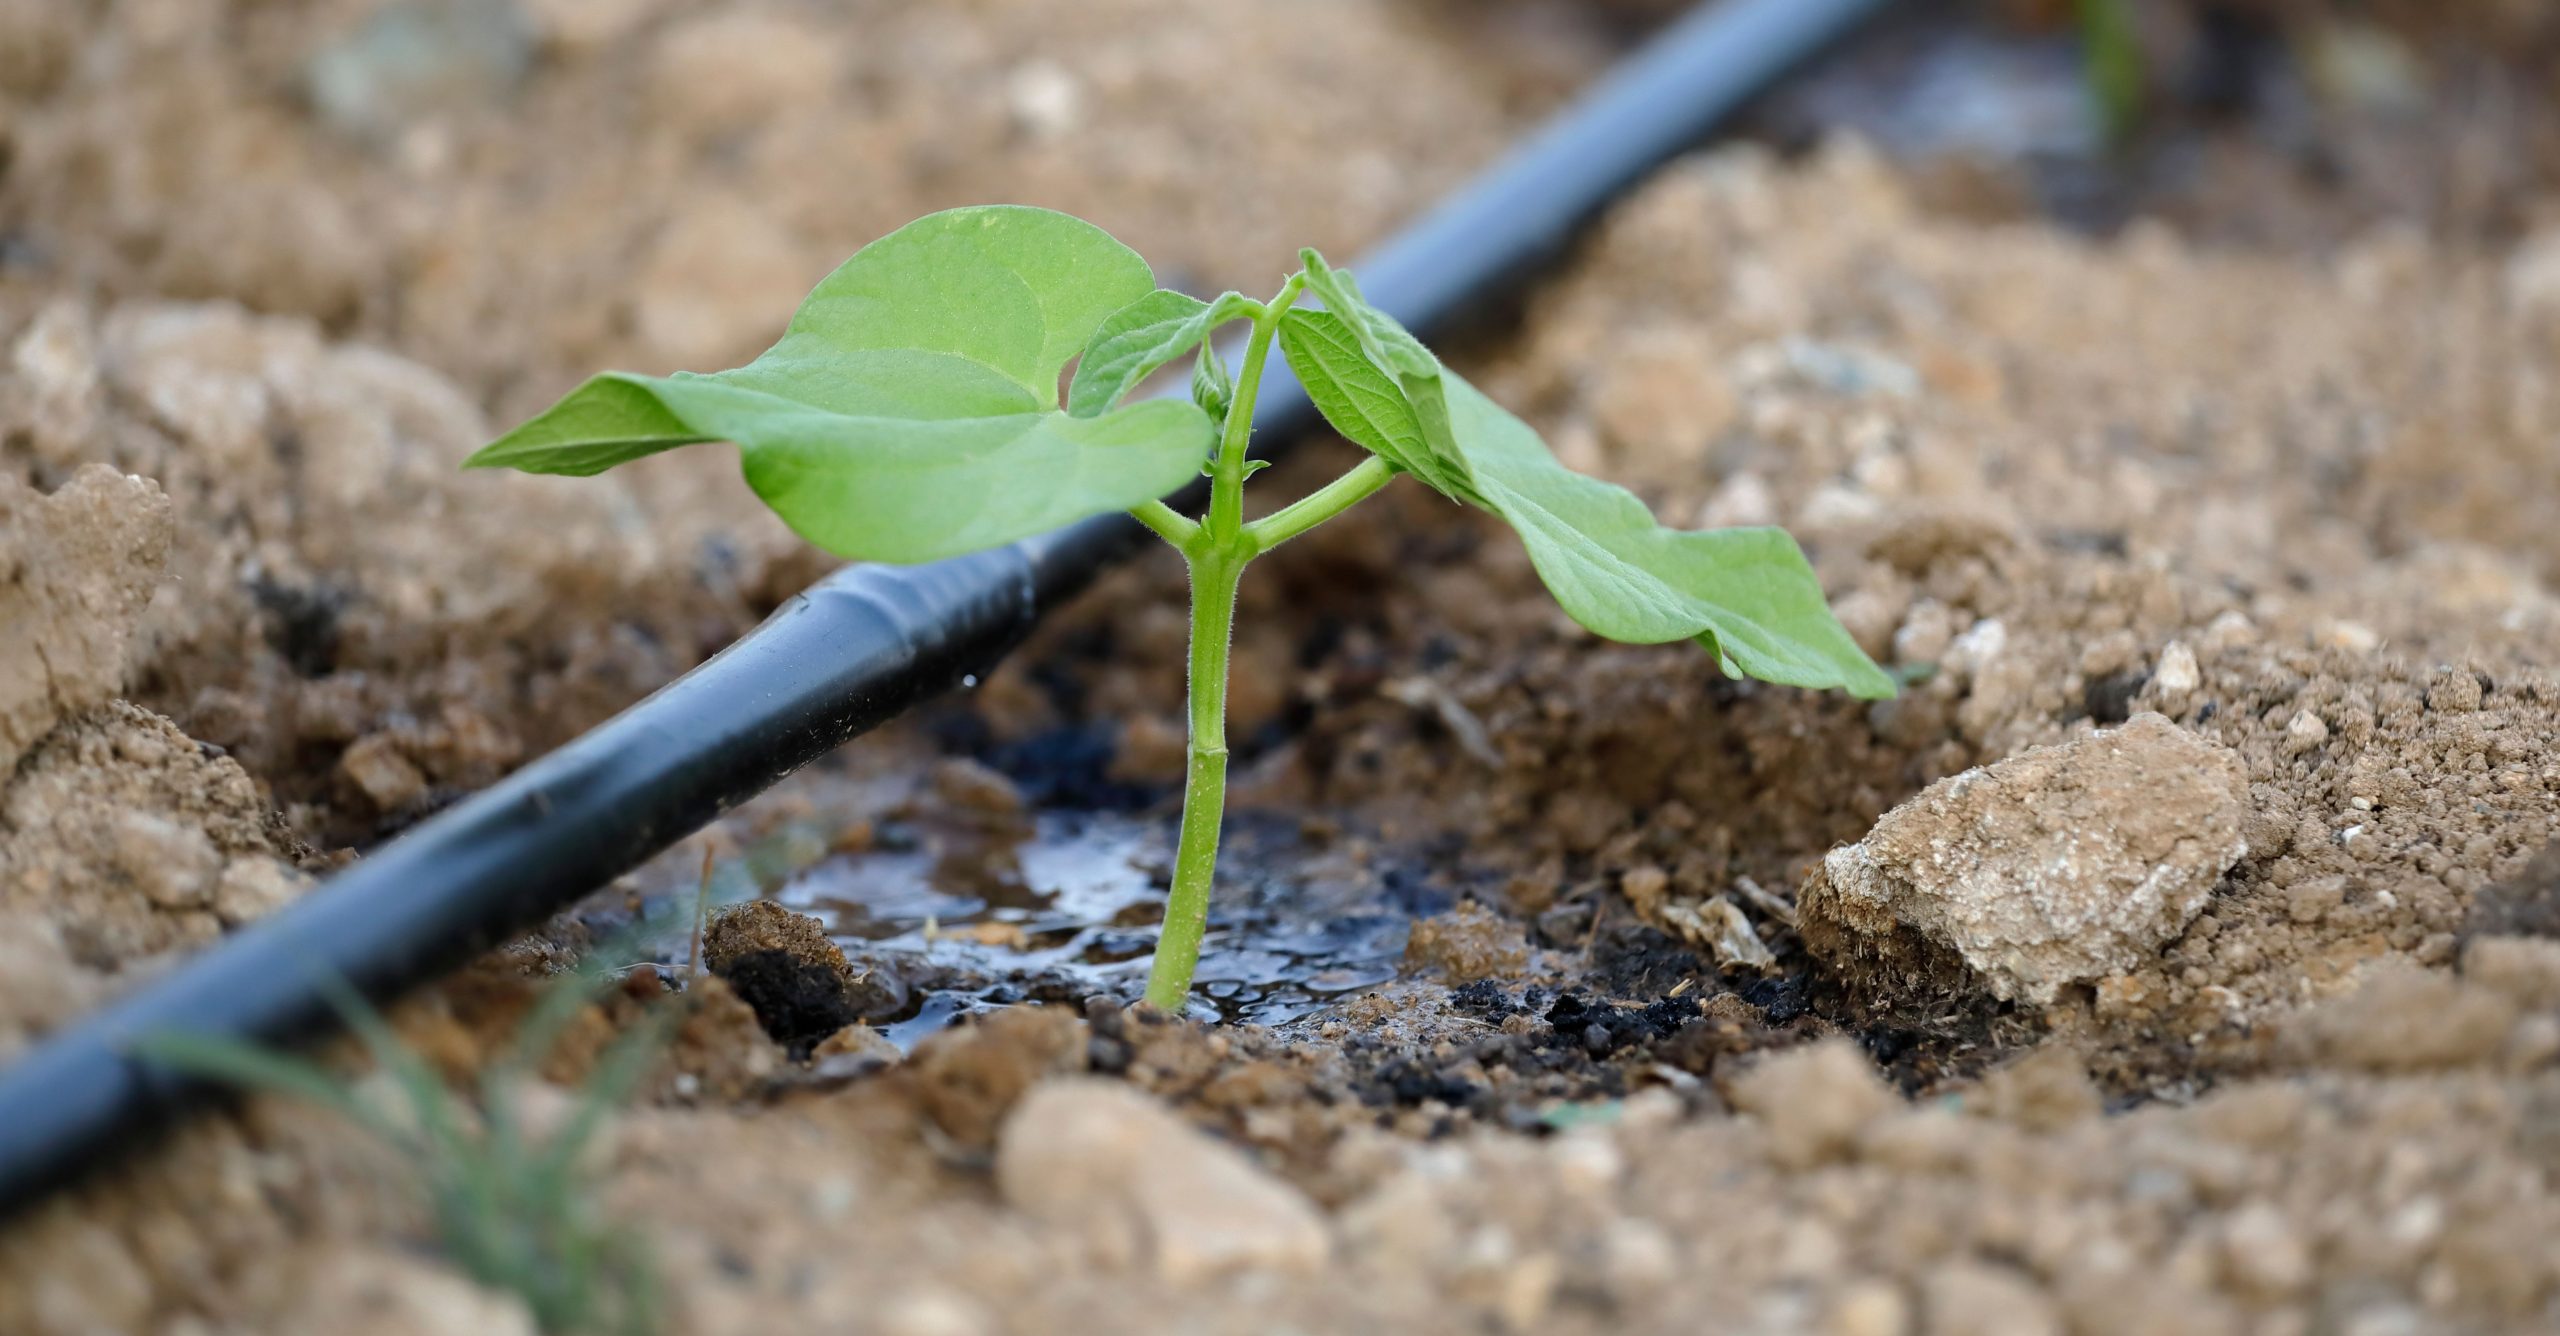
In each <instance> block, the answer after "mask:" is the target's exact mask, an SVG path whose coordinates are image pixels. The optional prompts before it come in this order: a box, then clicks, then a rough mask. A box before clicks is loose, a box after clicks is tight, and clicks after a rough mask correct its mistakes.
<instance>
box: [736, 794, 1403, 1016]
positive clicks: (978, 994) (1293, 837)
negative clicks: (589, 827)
mask: <svg viewBox="0 0 2560 1336" xmlns="http://www.w3.org/2000/svg"><path fill="white" fill-rule="evenodd" d="M794 861H797V860H794ZM1171 866H1172V831H1171V828H1170V824H1169V823H1158V822H1154V821H1148V820H1144V819H1140V818H1136V817H1131V816H1125V815H1119V814H1113V813H1098V812H1043V813H1039V814H1036V815H1033V816H1028V817H1023V818H1017V819H1014V820H1013V821H1011V822H1003V823H990V824H976V825H973V824H971V823H969V822H966V821H960V822H951V823H947V824H937V825H933V826H925V825H922V824H915V825H909V824H904V823H889V824H886V825H884V826H883V827H882V828H881V829H880V830H879V831H878V832H877V833H876V835H875V837H874V839H873V841H872V844H871V847H870V848H867V849H864V850H861V851H858V852H847V853H834V854H828V855H825V856H823V857H820V858H818V859H817V860H816V861H814V862H809V863H806V865H805V866H802V867H800V869H799V870H798V871H797V872H794V873H791V874H789V875H788V876H787V877H785V878H783V879H782V880H781V881H780V883H779V884H778V885H776V886H775V887H774V888H773V889H772V890H770V891H769V892H767V894H768V895H769V897H770V898H772V899H774V900H776V901H779V902H780V903H782V904H784V905H786V906H788V907H790V908H792V909H795V910H798V911H800V912H801V913H804V914H811V915H815V916H817V917H818V918H819V919H820V920H821V921H822V922H824V923H825V924H826V926H827V930H828V932H829V934H830V935H831V936H833V937H834V938H835V939H836V941H837V942H838V943H840V944H841V945H842V946H843V947H844V949H845V953H846V955H847V956H848V957H850V958H851V959H852V960H853V962H854V964H855V966H856V967H857V968H866V967H867V968H871V969H877V970H882V971H885V972H887V973H889V974H891V975H893V976H895V977H897V978H899V979H901V980H903V981H905V982H906V983H907V984H908V985H909V991H908V996H907V1002H906V1006H905V1007H904V1008H903V1010H902V1011H901V1012H900V1013H899V1014H897V1015H893V1016H889V1017H884V1018H880V1019H879V1021H878V1022H877V1023H878V1024H879V1026H880V1028H881V1030H882V1032H883V1033H884V1034H886V1035H887V1036H888V1037H889V1039H890V1040H891V1041H892V1042H894V1043H896V1044H898V1045H899V1046H900V1047H901V1048H904V1047H908V1046H911V1045H912V1044H914V1043H915V1041H917V1040H918V1039H921V1038H923V1037H924V1036H925V1035H927V1034H930V1033H932V1032H933V1031H935V1030H938V1029H941V1028H943V1027H944V1026H947V1025H949V1024H950V1023H951V1022H952V1021H953V1020H955V1019H957V1018H958V1017H960V1016H963V1015H967V1014H969V1013H971V1012H976V1011H983V1010H987V1009H990V1008H993V1007H999V1006H1004V1005H1009V1004H1012V1003H1017V1002H1023V1001H1047V1002H1068V1003H1074V1002H1080V1001H1082V1000H1083V999H1085V998H1088V997H1093V996H1097V995H1099V996H1108V997H1113V998H1116V999H1119V1000H1121V1001H1123V1002H1129V1001H1134V1000H1135V999H1136V998H1137V996H1138V995H1139V993H1140V992H1142V991H1143V990H1144V988H1145V984H1146V970H1147V963H1148V959H1149V957H1150V956H1151V955H1152V954H1153V952H1154V950H1155V939H1156V931H1157V924H1158V921H1159V918H1160V916H1161V915H1162V912H1163V901H1164V892H1165V884H1166V881H1167V878H1168V876H1169V872H1170V869H1171ZM1220 871H1221V878H1220V884H1219V887H1218V894H1217V898H1216V900H1215V902H1214V903H1213V904H1212V905H1211V908H1210V915H1209V933H1208V938H1207V940H1206V942H1205V943H1204V945H1203V947H1202V951H1201V960H1200V969H1199V973H1198V975H1197V976H1196V983H1195V985H1194V988H1193V1002H1192V1008H1193V1012H1194V1014H1195V1015H1198V1016H1199V1017H1200V1018H1201V1019H1204V1020H1212V1019H1213V1020H1218V1021H1224V1022H1230V1023H1235V1022H1249V1023H1255V1024H1262V1025H1279V1024H1283V1023H1286V1022H1289V1021H1294V1020H1298V1019H1301V1018H1303V1017H1306V1016H1308V1015H1310V1014H1311V1013H1313V1012H1316V1011H1317V1010H1319V1009H1321V1008H1323V1007H1325V1006H1326V1005H1328V1004H1330V1003H1332V1002H1334V1001H1336V1000H1338V999H1341V998H1343V997H1345V996H1347V995H1350V994H1355V993H1357V992H1359V991H1360V990H1362V989H1365V988H1370V987H1373V986H1375V985H1377V984H1381V983H1384V982H1386V981H1387V980H1389V979H1392V978H1394V977H1395V974H1396V970H1397V966H1398V963H1399V962H1400V961H1401V960H1402V958H1403V955H1404V948H1405V939H1406V937H1407V935H1408V934H1409V932H1410V929H1411V926H1412V921H1413V919H1414V917H1415V916H1417V915H1418V914H1428V913H1431V912H1434V911H1435V910H1436V909H1439V908H1445V905H1444V904H1438V903H1434V901H1436V900H1438V899H1442V898H1445V897H1440V896H1435V895H1434V894H1432V893H1430V892H1425V891H1417V890H1413V889H1409V888H1405V887H1404V886H1403V879H1402V878H1399V877H1396V876H1394V875H1392V874H1390V875H1388V876H1386V877H1385V878H1383V879H1382V878H1381V877H1380V876H1379V875H1378V874H1377V873H1376V872H1375V871H1374V870H1370V869H1362V868H1356V867H1353V866H1351V865H1350V863H1349V861H1348V860H1345V859H1341V858H1338V857H1332V856H1328V855H1327V854H1326V853H1325V852H1324V851H1321V850H1315V851H1311V850H1309V849H1308V848H1307V847H1306V843H1305V841H1304V840H1303V839H1301V838H1300V837H1299V836H1298V835H1297V833H1296V831H1295V828H1294V823H1291V824H1289V825H1287V826H1283V825H1281V824H1280V823H1277V822H1273V821H1269V820H1256V819H1254V818H1252V817H1251V816H1244V817H1240V818H1237V819H1235V820H1232V821H1231V822H1230V823H1229V830H1228V833H1227V838H1226V848H1225V850H1224V851H1223V857H1222V860H1221V869H1220Z"/></svg>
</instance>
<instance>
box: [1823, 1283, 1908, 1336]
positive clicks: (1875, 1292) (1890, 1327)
mask: <svg viewBox="0 0 2560 1336" xmlns="http://www.w3.org/2000/svg"><path fill="white" fill-rule="evenodd" d="M1823 1330H1824V1331H1825V1332H1827V1333H1829V1336H1907V1334H1908V1333H1909V1332H1910V1330H1911V1301H1910V1300H1908V1299H1905V1298H1903V1297H1902V1288H1901V1287H1900V1286H1898V1285H1895V1284H1893V1283H1892V1282H1890V1281H1883V1280H1860V1281H1853V1282H1851V1283H1850V1284H1849V1285H1847V1286H1846V1287H1844V1288H1843V1289H1842V1290H1841V1291H1840V1294H1839V1296H1838V1297H1837V1298H1835V1299H1833V1300H1832V1301H1831V1311H1830V1313H1829V1314H1828V1315H1827V1316H1826V1317H1825V1318H1824V1320H1823Z"/></svg>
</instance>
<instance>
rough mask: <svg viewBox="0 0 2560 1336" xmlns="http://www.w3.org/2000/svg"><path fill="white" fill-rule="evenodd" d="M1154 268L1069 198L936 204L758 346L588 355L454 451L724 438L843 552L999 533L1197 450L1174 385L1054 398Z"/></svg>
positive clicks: (545, 450) (941, 548) (551, 453)
mask: <svg viewBox="0 0 2560 1336" xmlns="http://www.w3.org/2000/svg"><path fill="white" fill-rule="evenodd" d="M1154 289H1155V279H1154V276H1153V275H1152V274H1150V273H1149V272H1148V270H1147V265H1146V262H1145V261H1144V260H1141V259H1139V258H1138V256H1137V254H1136V253H1135V252H1133V251H1131V250H1130V249H1129V248H1128V247H1126V246H1123V245H1121V244H1120V243H1119V242H1117V241H1115V240H1113V239H1112V238H1111V236H1110V234H1108V233H1106V232H1104V231H1103V230H1102V229H1100V228H1097V227H1095V226H1093V225H1092V224H1090V223H1086V222H1082V221H1080V220H1077V219H1074V218H1070V217H1068V216H1067V215H1065V214H1061V213H1053V212H1051V211H1049V210H1046V209H1033V208H1024V207H1019V206H1011V205H1001V206H987V207H981V208H968V209H953V210H949V211H947V212H943V213H937V214H932V215H929V216H927V217H924V218H921V219H918V220H916V221H915V222H913V223H909V224H908V225H906V226H905V227H902V228H900V229H898V230H897V231H895V232H892V233H890V234H889V235H888V236H885V237H882V238H881V239H879V240H878V241H875V242H873V243H871V244H870V245H868V246H865V247H863V248H862V250H861V251H860V252H858V253H857V254H855V255H854V257H853V258H852V259H850V260H847V261H845V263H844V264H843V265H842V266H841V267H839V268H838V269H837V270H836V271H835V272H834V273H833V274H830V275H828V276H827V278H826V279H825V280H824V281H823V282H821V283H819V284H818V286H817V287H816V288H815V289H814V290H812V291H811V292H810V294H809V297H808V299H807V300H806V301H804V302H802V303H801V306H800V310H799V312H798V314H796V315H794V316H793V317H792V319H791V325H790V327H789V329H788V330H786V331H785V332H784V334H783V336H782V339H781V341H780V342H778V343H776V344H774V346H773V347H772V348H770V349H768V350H766V352H765V353H764V355H763V356H761V357H758V358H757V359H756V360H755V361H754V362H752V363H749V364H748V365H746V366H743V367H739V368H737V369H735V370H732V371H723V372H718V373H715V374H712V375H695V374H692V373H689V372H678V373H677V374H675V375H672V376H665V377H657V376H637V375H626V374H621V373H609V374H606V375H602V376H598V377H596V378H594V379H593V380H590V381H588V382H587V383H586V384H585V385H583V386H580V387H579V388H578V389H577V390H575V391H572V392H571V393H570V394H569V396H568V397H567V398H565V399H563V400H561V401H560V402H559V403H558V404H557V405H555V406H553V407H552V408H551V409H550V410H549V411H547V412H545V413H543V414H542V415H541V416H539V417H536V418H534V419H533V420H532V421H530V422H527V423H525V424H524V425H523V426H520V427H518V428H516V429H515V430H514V431H512V432H509V433H507V434H506V435H505V436H504V437H501V438H500V439H499V440H498V441H496V442H495V443H493V444H491V445H489V446H488V447H486V448H484V449H482V450H481V451H480V452H479V453H477V454H475V455H473V456H472V457H471V458H470V459H469V460H468V461H466V464H465V467H470V468H490V467H500V466H503V467H509V468H517V469H522V470H524V471H526V472H529V473H564V474H573V475H586V474H593V473H599V472H602V471H603V470H605V469H608V468H611V467H613V466H614V465H616V464H620V463H623V462H625V461H628V460H632V459H637V458H640V457H641V456H644V455H649V454H654V453H656V452H658V451H660V450H665V449H669V448H672V447H674V446H678V445H687V444H692V443H694V442H699V441H720V440H726V441H735V442H737V443H738V445H739V447H740V453H741V462H742V466H743V470H744V472H745V474H746V478H747V482H748V484H749V485H750V486H752V487H753V488H755V490H756V493H757V495H759V496H761V497H762V498H764V501H765V503H766V504H767V505H769V506H771V507H772V508H773V509H774V511H775V513H777V514H779V515H780V516H781V517H782V518H783V520H784V521H785V522H786V523H788V524H790V526H791V527H792V528H793V529H794V530H796V531H797V532H799V533H800V534H801V535H802V536H803V537H805V538H807V539H809V540H810V541H811V542H814V543H816V544H818V545H819V546H821V547H824V548H827V549H828V550H829V551H832V552H835V553H837V554H839V555H842V556H847V557H855V558H864V559H870V560H877V561H899V562H918V561H931V560H934V559H936V558H940V557H946V556H953V555H956V554H958V553H962V552H971V551H976V550H978V549H981V548H987V547H995V546H999V545H1001V544H1004V543H1008V542H1011V541H1013V540H1015V539H1018V538H1024V537H1028V536H1029V535H1031V534H1035V533H1039V532H1042V531H1044V530H1047V529H1052V528H1056V527H1057V526H1059V525H1061V524H1066V523H1070V522H1072V521H1075V520H1079V519H1083V518H1085V517H1087V516H1090V515H1096V514H1101V513H1104V512H1107V511H1113V510H1125V509H1127V508H1128V507H1130V506H1133V505H1136V504H1138V503H1139V502H1142V501H1148V500H1152V499H1154V498H1156V497H1159V496H1162V495H1164V494H1165V493H1167V492H1170V491H1172V490H1174V489H1175V488H1177V487H1180V486H1181V485H1182V484H1183V483H1184V482H1185V481H1186V480H1187V479H1188V478H1189V477H1190V475H1191V474H1192V472H1193V471H1194V470H1195V469H1196V468H1197V467H1198V465H1199V461H1200V460H1201V459H1203V458H1205V457H1206V456H1207V454H1208V451H1209V447H1210V444H1211V441H1212V438H1213V436H1214V431H1213V429H1212V428H1211V426H1210V423H1209V420H1208V417H1207V415H1206V414H1204V413H1202V412H1201V411H1200V410H1199V409H1198V408H1196V407H1194V406H1192V405H1189V404H1185V403H1180V402H1176V401H1156V402H1149V403H1142V404H1134V405H1131V406H1129V407H1127V408H1122V409H1119V410H1117V411H1112V412H1101V411H1100V408H1101V407H1107V404H1108V400H1107V399H1106V400H1105V401H1104V403H1103V404H1101V405H1097V406H1096V408H1095V411H1094V412H1093V413H1089V414H1084V415H1080V416H1076V417H1070V416H1068V415H1067V414H1065V413H1062V412H1060V411H1058V406H1057V400H1058V377H1059V374H1060V372H1061V371H1062V370H1063V369H1064V368H1065V366H1066V363H1067V361H1068V359H1069V358H1072V357H1075V356H1076V355H1077V354H1078V352H1079V351H1081V350H1083V349H1084V348H1085V346H1086V344H1087V342H1088V340H1090V339H1091V338H1092V337H1093V336H1094V334H1095V331H1096V330H1097V328H1099V327H1100V326H1102V325H1103V323H1104V321H1105V319H1106V318H1107V317H1110V316H1112V315H1113V313H1114V312H1118V311H1121V310H1122V309H1123V308H1125V307H1128V306H1130V305H1131V304H1132V303H1134V302H1138V301H1140V300H1141V299H1143V298H1146V297H1148V296H1149V294H1150V293H1151V292H1153V291H1154ZM1185 300H1188V299H1185ZM1204 309H1205V308H1204ZM1179 351H1180V350H1179V349H1177V350H1176V353H1177V354H1178V353H1179ZM1139 358H1140V360H1143V353H1142V352H1141V353H1140V354H1139ZM1150 369H1151V368H1150ZM1137 374H1140V375H1143V374H1144V372H1143V371H1140V372H1138V373H1137Z"/></svg>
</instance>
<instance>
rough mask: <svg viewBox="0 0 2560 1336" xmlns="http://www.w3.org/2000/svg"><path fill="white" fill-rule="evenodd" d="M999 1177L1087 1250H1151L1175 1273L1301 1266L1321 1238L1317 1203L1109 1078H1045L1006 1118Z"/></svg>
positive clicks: (1114, 1259)
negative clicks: (1074, 1233)
mask: <svg viewBox="0 0 2560 1336" xmlns="http://www.w3.org/2000/svg"><path fill="white" fill-rule="evenodd" d="M995 1173H996V1185H997V1188H998V1190H999V1191H1001V1192H1002V1193H1003V1194H1004V1199H1005V1201H1006V1202H1008V1203H1009V1204H1011V1205H1012V1206H1013V1207H1014V1208H1015V1209H1017V1210H1020V1211H1023V1212H1025V1213H1026V1214H1029V1215H1030V1216H1032V1217H1033V1218H1035V1219H1039V1220H1042V1221H1044V1222H1047V1223H1049V1224H1051V1225H1053V1226H1061V1227H1067V1228H1073V1229H1075V1230H1077V1231H1079V1232H1081V1233H1083V1234H1084V1235H1085V1237H1086V1240H1087V1242H1088V1244H1089V1246H1090V1247H1091V1248H1092V1250H1093V1254H1094V1256H1095V1258H1096V1260H1098V1261H1101V1262H1103V1263H1104V1264H1106V1265H1116V1266H1126V1265H1129V1264H1131V1263H1133V1262H1136V1261H1139V1260H1141V1259H1148V1260H1151V1261H1152V1263H1153V1266H1154V1269H1155V1271H1156V1273H1157V1274H1158V1275H1160V1276H1162V1277H1163V1278H1164V1279H1165V1280H1167V1281H1168V1282H1171V1283H1174V1284H1197V1283H1199V1282H1202V1281H1204V1280H1207V1279H1210V1278H1211V1277H1214V1276H1216V1275H1218V1274H1220V1273H1222V1272H1227V1271H1233V1270H1239V1269H1246V1268H1274V1269H1281V1270H1288V1271H1299V1272H1307V1271H1313V1270H1315V1269H1316V1268H1317V1267H1319V1266H1321V1265H1322V1264H1323V1262H1324V1260H1325V1256H1326V1254H1327V1252H1328V1251H1329V1249H1330V1240H1329V1239H1328V1237H1327V1234H1326V1231H1325V1226H1324V1221H1323V1218H1322V1217H1321V1216H1320V1215H1319V1214H1318V1213H1317V1211H1316V1208H1315V1205H1314V1203H1312V1202H1310V1201H1308V1200H1307V1198H1306V1196H1305V1195H1304V1194H1303V1193H1301V1192H1299V1191H1298V1190H1297V1189H1296V1188H1294V1187H1291V1186H1290V1185H1289V1184H1287V1183H1286V1182H1283V1181H1282V1180H1280V1179H1278V1178H1275V1177H1272V1176H1271V1175H1270V1174H1268V1173H1265V1172H1263V1171H1262V1170H1260V1169H1257V1168H1255V1167H1254V1165H1253V1164H1252V1162H1251V1161H1249V1160H1247V1159H1246V1158H1244V1157H1243V1156H1242V1155H1239V1154H1238V1153H1237V1152H1236V1151H1235V1150H1234V1149H1233V1148H1232V1147H1228V1146H1224V1145H1221V1144H1219V1143H1218V1142H1216V1141H1214V1140H1211V1139H1210V1138H1209V1137H1208V1136H1207V1135H1206V1134H1204V1133H1202V1132H1200V1131H1198V1130H1196V1129H1194V1128H1193V1127H1191V1126H1190V1125H1189V1124H1187V1123H1185V1122H1183V1121H1182V1120H1181V1119H1179V1118H1177V1117H1175V1116H1174V1115H1173V1114H1172V1113H1170V1112H1169V1111H1167V1110H1166V1109H1165V1107H1164V1106H1163V1105H1161V1104H1159V1103H1157V1102H1156V1101H1155V1100H1153V1099H1151V1098H1149V1097H1147V1096H1146V1095H1143V1094H1140V1093H1139V1092H1137V1091H1135V1090H1132V1089H1130V1088H1129V1087H1128V1086H1126V1085H1123V1084H1120V1083H1119V1082H1116V1081H1098V1080H1091V1079H1078V1080H1061V1081H1048V1082H1044V1083H1042V1084H1041V1085H1039V1086H1038V1087H1036V1088H1034V1089H1033V1090H1032V1091H1031V1092H1030V1093H1029V1094H1028V1095H1027V1096H1025V1097H1024V1098H1023V1099H1022V1101H1021V1103H1020V1104H1018V1105H1017V1106H1015V1108H1014V1110H1013V1112H1012V1114H1011V1115H1010V1116H1009V1117H1007V1118H1006V1120H1005V1123H1004V1128H1003V1131H1002V1134H1001V1136H1000V1137H999V1139H998V1141H997V1145H996V1161H995Z"/></svg>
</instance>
